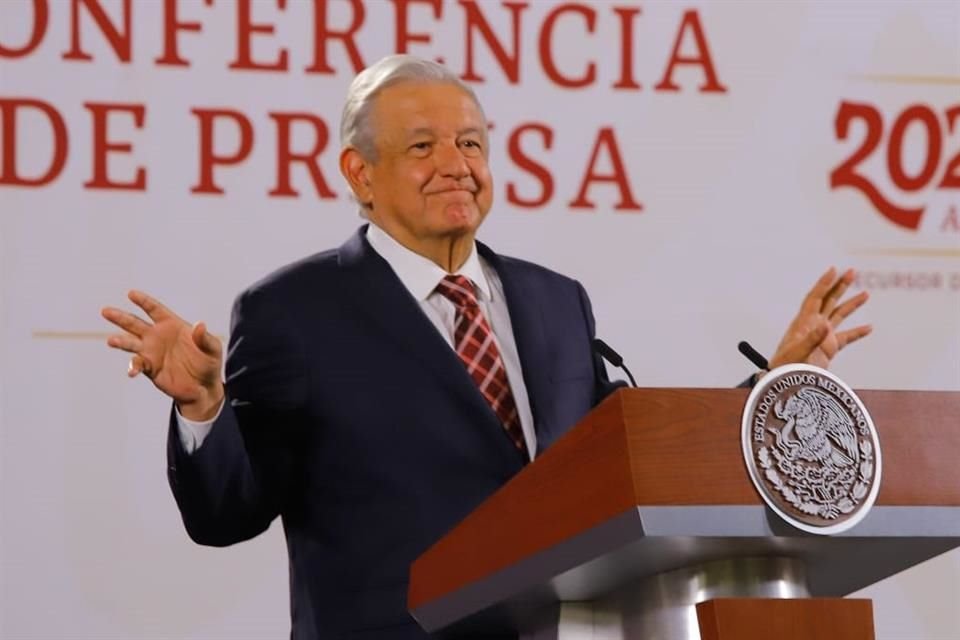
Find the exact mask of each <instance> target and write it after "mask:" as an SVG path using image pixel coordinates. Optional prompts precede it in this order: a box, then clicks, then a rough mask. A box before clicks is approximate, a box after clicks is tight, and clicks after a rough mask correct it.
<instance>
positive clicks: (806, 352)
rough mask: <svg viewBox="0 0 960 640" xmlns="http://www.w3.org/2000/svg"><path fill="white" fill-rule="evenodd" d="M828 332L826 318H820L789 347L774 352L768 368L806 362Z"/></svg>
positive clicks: (828, 327)
mask: <svg viewBox="0 0 960 640" xmlns="http://www.w3.org/2000/svg"><path fill="white" fill-rule="evenodd" d="M829 332H830V326H829V323H828V322H827V320H825V319H821V320H820V321H819V322H818V323H817V324H816V325H815V326H814V327H813V328H811V329H810V330H809V331H808V332H807V333H806V335H804V336H803V338H801V339H800V340H799V341H797V342H796V343H794V344H793V345H791V346H790V347H789V348H787V349H784V350H783V351H782V352H778V353H776V354H774V357H773V358H772V359H771V360H770V368H771V369H776V368H777V367H779V366H781V365H785V364H791V363H795V362H806V361H807V359H808V358H809V357H810V354H811V353H813V351H814V350H815V349H816V348H817V347H819V346H820V343H821V342H823V340H824V338H826V337H827V334H828V333H829Z"/></svg>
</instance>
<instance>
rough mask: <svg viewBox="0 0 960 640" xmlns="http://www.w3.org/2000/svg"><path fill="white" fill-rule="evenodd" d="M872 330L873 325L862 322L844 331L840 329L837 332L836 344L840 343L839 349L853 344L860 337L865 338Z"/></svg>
mask: <svg viewBox="0 0 960 640" xmlns="http://www.w3.org/2000/svg"><path fill="white" fill-rule="evenodd" d="M872 332H873V325H869V324H864V325H860V326H859V327H854V328H853V329H847V330H846V331H840V332H839V333H837V344H838V345H840V347H839V348H840V349H843V348H844V347H846V346H848V345H850V344H853V343H854V342H856V341H857V340H859V339H860V338H866V337H867V336H868V335H870V334H871V333H872Z"/></svg>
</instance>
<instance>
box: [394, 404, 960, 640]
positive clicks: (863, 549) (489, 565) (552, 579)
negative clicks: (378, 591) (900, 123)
mask: <svg viewBox="0 0 960 640" xmlns="http://www.w3.org/2000/svg"><path fill="white" fill-rule="evenodd" d="M748 393H749V391H748V390H746V389H624V390H620V391H618V392H617V393H615V394H613V395H612V396H611V397H609V398H608V399H607V400H605V401H604V402H603V403H601V404H600V405H599V406H598V407H597V408H596V409H595V410H594V411H593V412H591V413H590V414H589V415H588V416H587V417H586V418H585V419H584V420H583V421H581V423H580V424H578V425H577V426H576V427H575V428H574V429H572V430H571V431H570V432H569V433H568V434H567V435H566V436H564V437H563V438H562V439H560V440H559V441H558V442H557V443H555V444H554V445H553V446H552V447H551V448H550V449H549V450H547V451H546V452H545V453H544V454H543V455H542V456H540V457H539V458H538V459H537V460H536V461H535V462H534V463H533V464H531V465H529V466H528V467H527V468H526V469H524V470H523V472H521V473H520V474H518V475H517V476H516V477H514V478H513V479H512V480H511V481H510V482H509V483H507V484H506V485H505V486H504V487H502V488H501V489H500V490H499V491H498V492H497V493H495V494H494V495H493V496H491V497H490V498H489V499H488V500H487V501H485V502H484V503H483V504H482V505H480V506H479V507H478V508H477V509H476V510H475V511H474V512H473V513H471V514H470V515H469V516H468V517H467V518H465V519H464V520H463V522H461V523H460V524H459V525H458V526H456V527H455V528H454V529H453V530H451V531H450V532H449V533H448V534H447V535H446V536H445V537H444V538H442V539H441V540H440V541H438V542H437V543H436V544H435V545H434V546H433V547H431V548H430V549H429V550H428V551H427V552H426V553H424V554H423V555H422V556H421V557H420V558H419V559H418V560H417V561H416V562H415V563H414V565H413V566H412V568H411V575H410V578H411V580H410V591H409V599H408V605H409V608H410V611H411V613H412V614H413V615H414V617H415V618H416V619H417V620H418V622H419V623H420V624H421V626H423V627H424V628H425V629H426V630H428V631H434V632H442V633H450V634H459V633H463V632H468V633H495V632H502V631H507V630H518V631H521V632H524V631H527V632H529V631H535V630H536V629H538V628H540V627H542V625H544V624H545V623H546V622H545V621H549V620H550V619H551V616H553V617H555V615H556V610H557V603H559V602H583V601H587V602H599V601H604V600H606V601H611V599H614V600H615V599H621V600H622V599H624V598H626V599H628V600H629V599H644V600H649V598H650V591H649V590H650V588H651V584H654V583H651V579H653V578H656V577H657V576H663V575H670V574H671V573H673V574H676V573H677V572H682V571H684V570H689V569H690V568H691V567H708V568H709V567H713V569H710V571H708V572H707V573H704V574H703V575H702V576H701V577H700V578H698V580H701V582H702V581H703V580H707V581H708V582H707V583H704V584H706V585H707V587H709V586H710V583H709V580H718V581H720V582H726V583H729V585H731V589H732V592H728V591H725V590H724V589H723V588H718V589H715V590H714V591H709V589H707V592H709V593H710V595H711V597H726V596H741V595H758V594H759V595H764V596H766V597H799V596H808V595H809V596H829V597H838V596H843V595H846V594H848V593H850V592H852V591H855V590H857V589H860V588H862V587H865V586H867V585H869V584H872V583H874V582H876V581H878V580H881V579H883V578H885V577H887V576H890V575H892V574H894V573H897V572H899V571H902V570H904V569H906V568H908V567H910V566H913V565H915V564H918V563H920V562H922V561H924V560H926V559H928V558H931V557H933V556H936V555H938V554H941V553H944V552H946V551H948V550H950V549H952V548H954V547H957V546H960V463H958V460H960V393H955V392H916V391H858V392H857V393H858V395H859V396H860V398H861V400H862V401H863V403H864V404H865V405H866V407H867V408H868V410H869V411H870V413H871V415H872V416H873V420H874V423H875V424H876V426H877V430H878V432H879V437H880V443H881V447H882V451H883V466H884V469H883V479H882V484H881V487H880V493H879V495H878V496H877V500H876V503H875V504H874V506H873V508H872V509H871V510H870V512H869V513H868V515H867V516H866V518H865V519H864V520H863V521H861V522H860V523H859V524H857V525H856V526H855V527H854V528H853V529H851V530H849V531H847V532H845V533H843V534H839V535H834V536H830V537H825V536H818V535H814V534H808V533H804V532H802V531H799V530H797V529H795V528H793V527H791V526H790V525H788V524H786V523H785V522H783V521H781V520H780V519H779V518H778V517H777V516H776V515H774V514H773V512H772V511H770V510H769V509H768V508H767V507H766V506H765V504H764V502H763V500H762V499H761V498H760V496H759V495H758V493H757V492H756V490H755V489H754V487H753V485H752V484H751V481H750V478H749V476H748V473H747V470H746V467H745V465H744V461H743V454H742V452H741V441H740V419H741V412H742V409H743V405H744V403H745V401H746V398H747V395H748ZM724 562H726V563H730V562H733V564H724ZM751 563H752V564H751ZM778 563H779V564H780V565H782V567H781V568H782V569H783V570H784V571H785V572H786V574H785V575H786V578H783V577H780V578H777V577H776V576H770V578H771V579H769V580H766V582H763V581H762V580H761V582H762V584H761V583H758V582H757V576H752V575H751V576H747V575H744V576H741V577H743V578H744V579H745V580H746V581H747V582H751V583H752V585H753V586H752V587H748V588H747V590H746V591H738V588H739V587H738V586H737V585H738V575H737V572H738V571H743V570H744V567H751V566H754V565H755V566H756V567H757V568H758V569H757V570H758V571H759V574H758V575H760V576H761V577H762V574H763V573H764V572H765V571H769V570H771V568H774V569H773V570H775V571H777V570H778V569H776V567H777V566H778ZM783 563H786V564H785V565H784V564H783ZM717 571H719V572H720V574H721V576H720V577H715V578H705V577H704V576H709V575H711V572H713V573H716V572H717ZM749 571H750V570H749V569H748V570H747V572H748V573H749ZM791 575H793V577H791ZM724 576H725V577H724ZM758 585H759V589H760V591H759V593H758V592H757V590H756V588H757V586H758ZM721 586H722V585H721ZM655 588H659V587H655ZM700 588H701V590H703V588H705V587H703V586H701V587H700ZM659 589H660V590H661V591H662V590H663V589H662V588H659ZM771 590H772V591H774V592H777V591H778V590H779V591H780V593H772V594H771V593H769V592H770V591H771ZM644 594H645V595H644ZM641 596H643V598H641ZM442 633H441V635H442Z"/></svg>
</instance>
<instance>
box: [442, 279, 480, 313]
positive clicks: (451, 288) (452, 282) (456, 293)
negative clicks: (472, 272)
mask: <svg viewBox="0 0 960 640" xmlns="http://www.w3.org/2000/svg"><path fill="white" fill-rule="evenodd" d="M436 290H437V292H438V293H439V294H440V295H442V296H443V297H444V298H446V299H447V300H449V301H450V302H452V303H453V304H454V305H456V306H457V308H460V309H462V308H465V307H476V306H477V294H476V292H475V291H474V289H473V283H472V282H470V279H469V278H467V277H466V276H446V277H445V278H444V279H443V280H441V281H440V284H438V285H437V289H436Z"/></svg>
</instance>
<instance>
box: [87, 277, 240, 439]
mask: <svg viewBox="0 0 960 640" xmlns="http://www.w3.org/2000/svg"><path fill="white" fill-rule="evenodd" d="M128 297H129V298H130V301H131V302H133V303H134V304H135V305H137V306H138V307H140V308H141V309H143V311H144V312H145V313H146V314H147V316H148V317H149V318H150V320H152V321H153V324H151V323H150V322H147V321H146V320H143V319H142V318H140V317H138V316H136V315H134V314H132V313H128V312H126V311H123V310H121V309H116V308H114V307H104V309H103V310H102V311H101V314H102V315H103V317H104V318H106V319H107V320H109V321H110V322H112V323H113V324H115V325H116V326H118V327H120V328H121V329H123V330H124V333H117V334H114V335H111V336H110V337H109V338H107V344H108V345H109V346H111V347H113V348H114V349H120V350H121V351H126V352H128V353H132V354H133V357H132V358H131V359H130V366H129V368H128V369H127V375H129V376H130V377H131V378H133V377H135V376H137V375H138V374H140V373H142V374H144V375H145V376H147V377H148V378H150V380H151V381H152V382H153V384H154V386H156V387H157V389H160V391H162V392H163V393H165V394H167V395H168V396H170V397H171V398H173V400H174V402H176V403H177V407H178V408H179V410H180V415H182V416H183V417H184V418H186V419H188V420H194V421H197V422H203V421H207V420H212V419H213V418H214V417H215V416H216V415H217V411H218V410H219V409H220V405H221V404H222V403H223V398H224V390H223V381H222V380H221V378H220V371H221V370H222V362H223V347H222V346H221V344H220V340H219V339H217V338H216V337H215V336H213V335H212V334H210V333H209V332H208V331H207V327H206V325H205V324H204V323H203V322H198V323H196V324H195V325H193V326H190V325H189V324H188V323H187V322H186V321H185V320H183V318H181V317H180V316H178V315H177V314H175V313H173V312H172V311H170V310H169V309H167V308H166V307H165V306H163V305H162V304H161V303H160V302H158V301H157V300H155V299H153V298H151V297H150V296H148V295H147V294H145V293H143V292H142V291H131V292H130V293H129V294H128Z"/></svg>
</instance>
